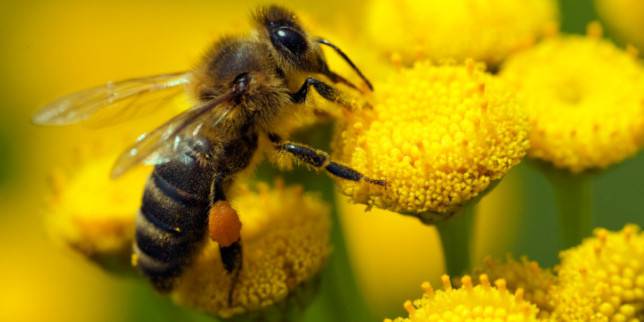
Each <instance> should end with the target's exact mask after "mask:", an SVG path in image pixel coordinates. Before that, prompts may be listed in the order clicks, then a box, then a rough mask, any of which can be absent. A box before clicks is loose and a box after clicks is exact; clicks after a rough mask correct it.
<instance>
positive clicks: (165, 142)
mask: <svg viewBox="0 0 644 322" xmlns="http://www.w3.org/2000/svg"><path fill="white" fill-rule="evenodd" d="M232 96H233V94H232V91H231V92H229V93H227V94H224V95H222V96H220V97H218V98H215V99H213V100H211V101H208V102H206V103H204V104H201V105H198V106H196V107H193V108H192V109H190V110H188V111H186V112H184V113H181V114H179V115H177V116H175V117H174V118H172V119H170V120H169V121H167V122H166V123H164V124H163V125H161V126H159V127H158V128H156V129H154V130H152V131H151V132H149V133H146V134H144V135H142V136H140V137H139V139H138V140H137V141H136V142H135V143H134V144H133V145H132V146H131V147H129V148H128V149H127V150H125V152H123V153H122V154H121V155H120V156H119V158H118V159H117V160H116V163H115V164H114V167H113V168H112V178H117V177H119V176H121V175H123V174H124V173H125V172H127V171H128V170H129V169H131V168H132V167H134V166H136V165H138V164H140V163H143V162H145V163H148V164H162V163H165V162H168V161H169V160H172V159H173V158H176V157H181V156H182V155H183V153H185V152H186V151H188V150H190V149H191V148H192V147H191V145H190V143H191V142H192V139H193V138H194V137H195V136H196V135H197V133H198V132H199V130H200V129H201V127H202V126H203V125H204V124H205V123H206V122H207V121H209V120H212V119H213V115H212V114H211V113H209V112H211V111H212V110H213V109H214V108H215V107H217V106H219V105H222V104H223V103H226V102H228V101H229V100H230V98H231V97H232ZM228 111H230V107H228V109H227V110H224V111H222V112H221V113H220V114H219V116H216V117H215V118H216V120H215V121H214V122H213V123H212V124H208V126H217V125H218V123H219V122H221V120H222V119H223V118H225V116H226V115H227V112H228Z"/></svg>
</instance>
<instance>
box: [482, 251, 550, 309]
mask: <svg viewBox="0 0 644 322" xmlns="http://www.w3.org/2000/svg"><path fill="white" fill-rule="evenodd" d="M473 273H474V274H475V275H479V274H486V275H487V276H489V277H490V278H491V279H499V278H503V279H504V280H505V281H506V283H507V288H508V289H509V290H510V291H516V290H518V289H522V290H523V291H524V298H525V299H526V300H527V301H528V302H530V303H533V304H535V305H536V306H537V307H538V308H539V317H546V316H547V315H548V314H549V312H551V311H552V303H550V298H549V297H548V292H549V290H550V288H551V287H552V286H553V285H554V284H555V282H556V278H555V275H554V274H552V272H551V271H550V270H548V269H544V268H541V267H540V266H539V264H538V263H537V262H535V261H530V260H528V259H527V258H525V257H523V258H521V260H519V261H517V260H514V259H513V258H511V257H509V256H508V258H507V259H506V260H505V261H503V262H498V261H495V260H493V259H492V258H490V257H488V258H486V259H485V260H484V263H483V265H482V266H480V267H478V268H475V269H474V271H473Z"/></svg>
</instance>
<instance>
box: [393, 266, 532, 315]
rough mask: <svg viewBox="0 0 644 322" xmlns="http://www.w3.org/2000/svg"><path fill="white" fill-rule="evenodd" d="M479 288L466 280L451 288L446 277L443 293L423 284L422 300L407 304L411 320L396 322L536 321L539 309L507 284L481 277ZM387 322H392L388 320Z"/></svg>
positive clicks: (484, 276) (502, 281)
mask: <svg viewBox="0 0 644 322" xmlns="http://www.w3.org/2000/svg"><path fill="white" fill-rule="evenodd" d="M479 279H480V285H476V286H474V285H473V283H472V279H471V277H469V276H465V277H463V278H462V280H461V284H462V286H461V287H460V288H457V289H455V288H452V285H451V284H450V279H449V277H448V276H446V275H444V276H443V277H442V280H443V290H438V291H434V290H433V288H432V286H431V284H430V283H428V282H425V283H423V285H422V288H423V290H424V291H425V294H424V295H423V297H422V298H420V299H418V300H416V301H414V302H413V303H412V302H411V301H407V302H405V309H406V310H407V313H409V318H397V319H396V320H394V321H396V322H430V321H481V322H487V321H489V322H492V321H516V322H520V321H537V313H538V311H539V310H538V309H537V307H536V306H535V305H533V304H531V303H529V302H527V301H525V300H524V299H523V290H522V289H518V290H517V291H516V292H515V293H511V292H509V291H508V289H507V286H506V282H505V280H503V279H498V280H496V282H495V283H494V284H495V286H492V285H490V281H489V279H488V277H487V275H485V274H483V275H481V276H480V277H479ZM385 322H392V321H391V320H389V319H386V320H385Z"/></svg>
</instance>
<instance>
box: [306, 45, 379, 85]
mask: <svg viewBox="0 0 644 322" xmlns="http://www.w3.org/2000/svg"><path fill="white" fill-rule="evenodd" d="M316 41H317V42H318V43H320V44H322V45H326V46H329V47H331V48H333V50H335V52H336V53H337V54H338V55H340V57H342V59H344V61H346V62H347V64H349V66H351V68H352V69H353V70H354V71H355V72H356V73H357V74H358V76H360V78H361V79H362V80H363V81H364V82H365V84H367V87H369V90H371V91H373V85H371V82H370V81H369V80H368V79H367V77H366V76H365V75H364V74H363V73H362V72H361V71H360V69H359V68H358V66H356V64H354V63H353V61H351V59H350V58H349V56H347V54H345V53H344V52H343V51H342V49H340V48H339V47H338V46H336V45H334V44H333V43H331V42H330V41H328V40H326V39H324V38H318V39H316ZM328 73H329V76H330V77H331V78H333V79H336V80H338V81H340V82H342V83H345V84H347V85H349V86H351V87H353V88H355V86H352V85H353V84H351V83H349V81H347V80H346V79H344V78H343V77H342V76H340V75H338V74H336V73H334V72H331V71H329V72H328Z"/></svg>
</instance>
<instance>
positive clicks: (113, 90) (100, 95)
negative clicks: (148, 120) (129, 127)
mask: <svg viewBox="0 0 644 322" xmlns="http://www.w3.org/2000/svg"><path fill="white" fill-rule="evenodd" d="M190 80H191V74H190V73H186V72H181V73H173V74H164V75H156V76H149V77H142V78H135V79H129V80H124V81H120V82H113V83H112V82H110V83H107V84H105V85H102V86H97V87H93V88H89V89H86V90H83V91H80V92H77V93H74V94H70V95H67V96H64V97H61V98H60V99H58V100H56V101H54V102H52V103H50V104H48V105H47V106H45V107H44V108H43V109H42V110H41V111H40V112H38V113H37V114H36V115H34V117H33V122H34V123H35V124H41V125H68V124H73V123H77V122H80V121H84V120H87V119H89V118H90V117H91V116H93V115H95V114H96V113H98V112H105V111H107V110H109V114H110V115H111V116H112V117H111V120H107V123H110V122H111V123H115V122H118V121H120V120H122V119H123V118H127V117H126V116H127V115H128V113H132V112H133V111H135V110H136V109H137V108H139V107H140V105H139V104H137V100H140V99H142V98H143V97H144V96H147V95H148V94H151V93H157V92H166V91H167V92H168V97H170V96H173V95H176V94H178V93H180V91H179V90H180V89H181V86H182V85H186V84H188V83H190ZM171 89H173V90H171ZM162 97H165V96H162ZM128 100H132V101H131V102H129V101H128ZM126 101H128V102H126ZM117 103H127V104H117Z"/></svg>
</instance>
